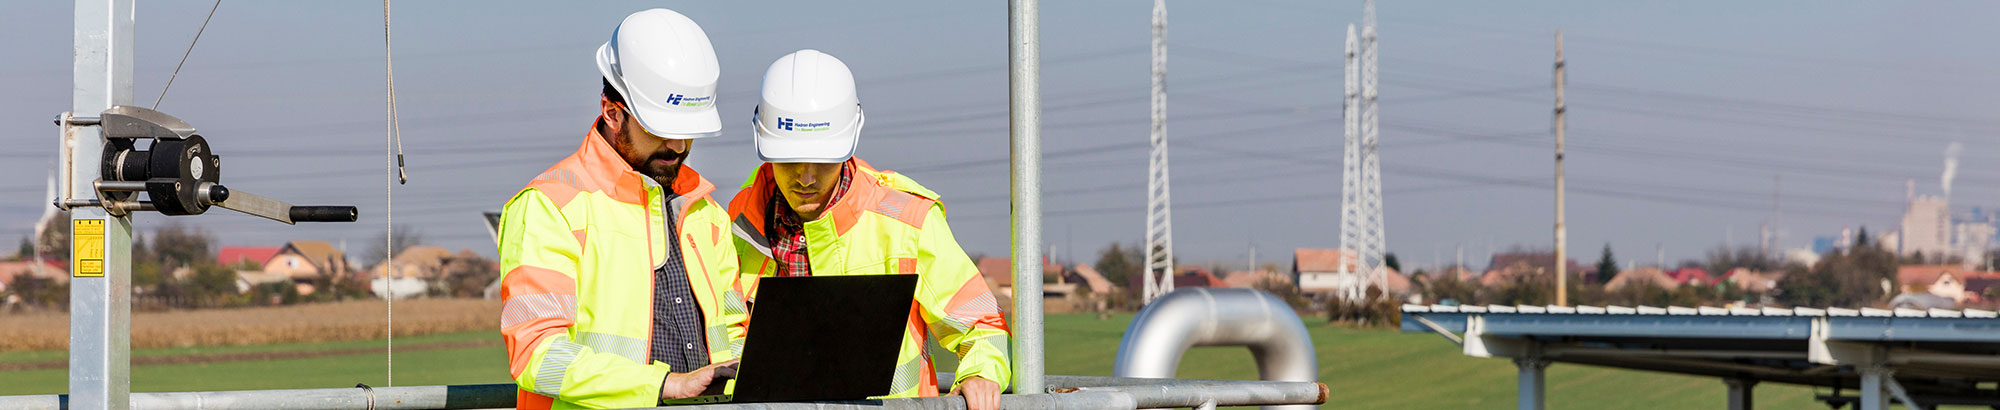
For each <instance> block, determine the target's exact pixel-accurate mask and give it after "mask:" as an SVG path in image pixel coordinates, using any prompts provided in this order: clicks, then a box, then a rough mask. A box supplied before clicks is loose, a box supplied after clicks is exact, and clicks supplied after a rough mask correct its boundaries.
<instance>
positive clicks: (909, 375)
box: [729, 159, 1013, 397]
mask: <svg viewBox="0 0 2000 410" xmlns="http://www.w3.org/2000/svg"><path fill="white" fill-rule="evenodd" d="M847 166H848V167H850V169H852V172H853V181H852V183H851V185H849V186H848V190H847V193H845V194H843V195H842V196H841V197H840V201H839V202H836V203H834V204H832V205H831V206H829V207H828V208H827V210H826V211H825V212H824V213H823V214H822V215H821V216H820V219H818V220H814V221H810V222H806V223H805V225H804V227H805V231H806V233H805V235H806V253H807V255H806V257H807V258H808V259H809V260H810V261H811V266H812V274H813V275H814V276H833V275H884V274H916V275H921V276H922V278H921V279H919V280H918V283H917V293H916V295H915V300H914V301H913V303H912V306H911V309H910V316H909V326H908V330H907V331H905V332H904V337H903V346H902V350H901V352H900V353H898V354H897V356H896V362H897V367H896V375H895V380H894V382H893V384H892V385H891V386H892V387H891V389H890V391H889V394H888V395H887V396H886V397H921V396H936V395H937V394H938V386H937V378H936V377H935V376H933V374H935V373H936V369H935V368H934V367H933V366H932V364H931V360H930V357H929V356H928V355H925V354H924V351H925V350H926V349H924V348H923V346H924V343H925V341H926V340H929V339H934V340H937V341H938V343H939V344H940V345H942V347H944V348H945V349H947V350H950V351H952V352H954V353H957V354H958V356H959V362H958V369H956V372H955V374H956V379H957V380H954V381H953V385H954V386H956V385H957V383H958V382H963V381H965V379H967V378H970V377H973V376H979V377H984V378H986V379H987V380H992V381H994V382H996V383H999V384H1000V387H1001V388H1003V389H1004V388H1006V387H1007V386H1008V383H1009V382H1010V379H1012V374H1013V373H1012V370H1011V368H1010V367H1009V364H1008V350H1007V349H1008V338H1007V335H1008V333H1007V323H1006V321H1005V319H1003V318H1002V317H1001V315H1000V306H999V303H998V302H997V300H996V299H994V297H993V292H992V291H991V290H990V289H987V287H986V280H985V279H984V278H983V277H981V276H980V275H979V269H978V267H977V266H975V265H973V263H972V259H971V258H970V257H967V256H966V254H965V251H964V250H963V249H960V248H959V247H958V241H957V240H954V239H952V235H951V227H950V226H948V225H946V224H945V217H944V205H943V204H941V203H939V202H938V201H937V200H936V199H935V198H937V193H934V192H931V191H930V190H928V189H924V187H923V186H921V185H917V183H916V181H914V180H911V179H910V178H909V177H906V176H903V175H902V174H897V173H894V172H889V171H877V170H875V169H874V168H872V167H869V166H868V163H867V162H863V161H861V160H860V159H850V160H848V162H847ZM770 175H771V165H770V164H765V165H764V166H762V167H760V168H758V169H757V171H756V172H755V173H752V174H751V175H750V179H749V181H747V182H745V183H744V184H743V191H742V192H738V193H737V194H736V197H735V198H734V199H732V200H730V203H729V211H730V212H729V214H730V217H731V220H732V224H733V225H734V232H735V237H736V247H737V250H736V254H737V256H738V258H739V260H741V266H742V269H743V271H744V273H745V274H744V275H743V278H742V279H741V280H740V283H742V284H743V286H742V288H740V289H741V290H742V291H743V293H744V294H746V295H750V296H751V300H753V302H752V303H753V304H754V303H755V302H754V300H755V299H756V278H758V277H762V276H775V275H776V266H777V265H776V264H775V263H773V262H772V261H771V247H770V245H769V243H768V242H769V241H768V239H766V238H767V235H766V233H767V232H768V231H767V229H769V227H766V226H764V225H765V224H766V223H767V221H768V220H769V218H768V215H766V210H767V209H769V204H770V202H769V201H781V200H783V199H782V198H778V197H773V196H772V195H771V194H772V193H773V191H772V190H773V187H774V186H776V182H774V181H773V180H772V179H771V176H770Z"/></svg>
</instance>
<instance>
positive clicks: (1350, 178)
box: [1335, 24, 1362, 300]
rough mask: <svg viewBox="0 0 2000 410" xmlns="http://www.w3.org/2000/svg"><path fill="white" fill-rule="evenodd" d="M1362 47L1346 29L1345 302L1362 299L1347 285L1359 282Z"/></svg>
mask: <svg viewBox="0 0 2000 410" xmlns="http://www.w3.org/2000/svg"><path fill="white" fill-rule="evenodd" d="M1360 47H1361V46H1360V43H1359V42H1358V41H1357V40H1356V35H1355V34H1354V25H1353V24H1348V25H1347V55H1346V59H1345V60H1344V61H1345V62H1346V64H1345V66H1346V70H1345V71H1344V72H1343V74H1345V75H1346V81H1345V82H1346V87H1345V88H1344V91H1345V92H1344V93H1342V95H1341V100H1340V105H1341V113H1340V117H1341V128H1342V131H1343V133H1342V138H1341V159H1340V246H1341V247H1342V248H1346V249H1344V252H1343V254H1342V255H1341V260H1339V261H1336V262H1335V263H1336V264H1337V265H1338V267H1339V270H1340V275H1342V277H1341V280H1342V282H1341V285H1342V286H1341V288H1340V298H1341V299H1342V300H1355V299H1359V298H1360V297H1361V294H1360V293H1359V289H1358V288H1359V287H1358V286H1349V284H1348V283H1347V282H1348V281H1353V280H1354V279H1356V277H1354V276H1349V275H1354V274H1355V272H1354V269H1353V268H1352V267H1353V265H1355V264H1358V263H1360V261H1359V260H1356V261H1355V262H1354V263H1349V262H1348V261H1347V259H1348V258H1353V257H1354V256H1355V255H1354V254H1353V253H1354V252H1357V251H1359V250H1360V249H1361V218H1362V217H1361V65H1360V64H1357V63H1356V62H1357V61H1359V60H1358V58H1359V57H1358V55H1359V54H1360V52H1361V51H1360Z"/></svg>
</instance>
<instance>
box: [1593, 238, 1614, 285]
mask: <svg viewBox="0 0 2000 410" xmlns="http://www.w3.org/2000/svg"><path fill="white" fill-rule="evenodd" d="M1615 276H1618V258H1614V257H1612V256H1611V243H1610V242H1605V243H1604V255H1603V256H1599V257H1597V282H1598V283H1610V282H1611V278H1612V277H1615Z"/></svg>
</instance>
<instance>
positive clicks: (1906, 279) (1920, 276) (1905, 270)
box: [1896, 265, 2000, 286]
mask: <svg viewBox="0 0 2000 410" xmlns="http://www.w3.org/2000/svg"><path fill="white" fill-rule="evenodd" d="M1945 274H1950V275H1952V277H1955V278H1958V280H1959V281H1961V282H1963V281H1965V280H1967V279H1970V278H1973V277H1987V276H1995V275H2000V274H1996V273H1994V272H1979V271H1967V270H1964V269H1960V268H1959V266H1958V265H1903V266H1900V267H1897V268H1896V282H1897V283H1900V284H1902V285H1903V286H1910V285H1919V284H1921V285H1925V286H1929V285H1931V284H1934V283H1937V281H1938V278H1939V277H1942V276H1944V275H1945Z"/></svg>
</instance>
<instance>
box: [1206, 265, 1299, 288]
mask: <svg viewBox="0 0 2000 410" xmlns="http://www.w3.org/2000/svg"><path fill="white" fill-rule="evenodd" d="M1266 280H1275V281H1281V282H1285V283H1292V277H1291V276H1289V275H1280V274H1277V273H1276V272H1271V271H1267V270H1261V269H1260V270H1255V271H1235V272H1230V273H1229V275H1228V276H1225V277H1223V279H1222V282H1223V284H1226V285H1228V286H1229V287H1232V288H1252V287H1256V286H1257V284H1259V283H1263V282H1264V281H1266Z"/></svg>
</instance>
